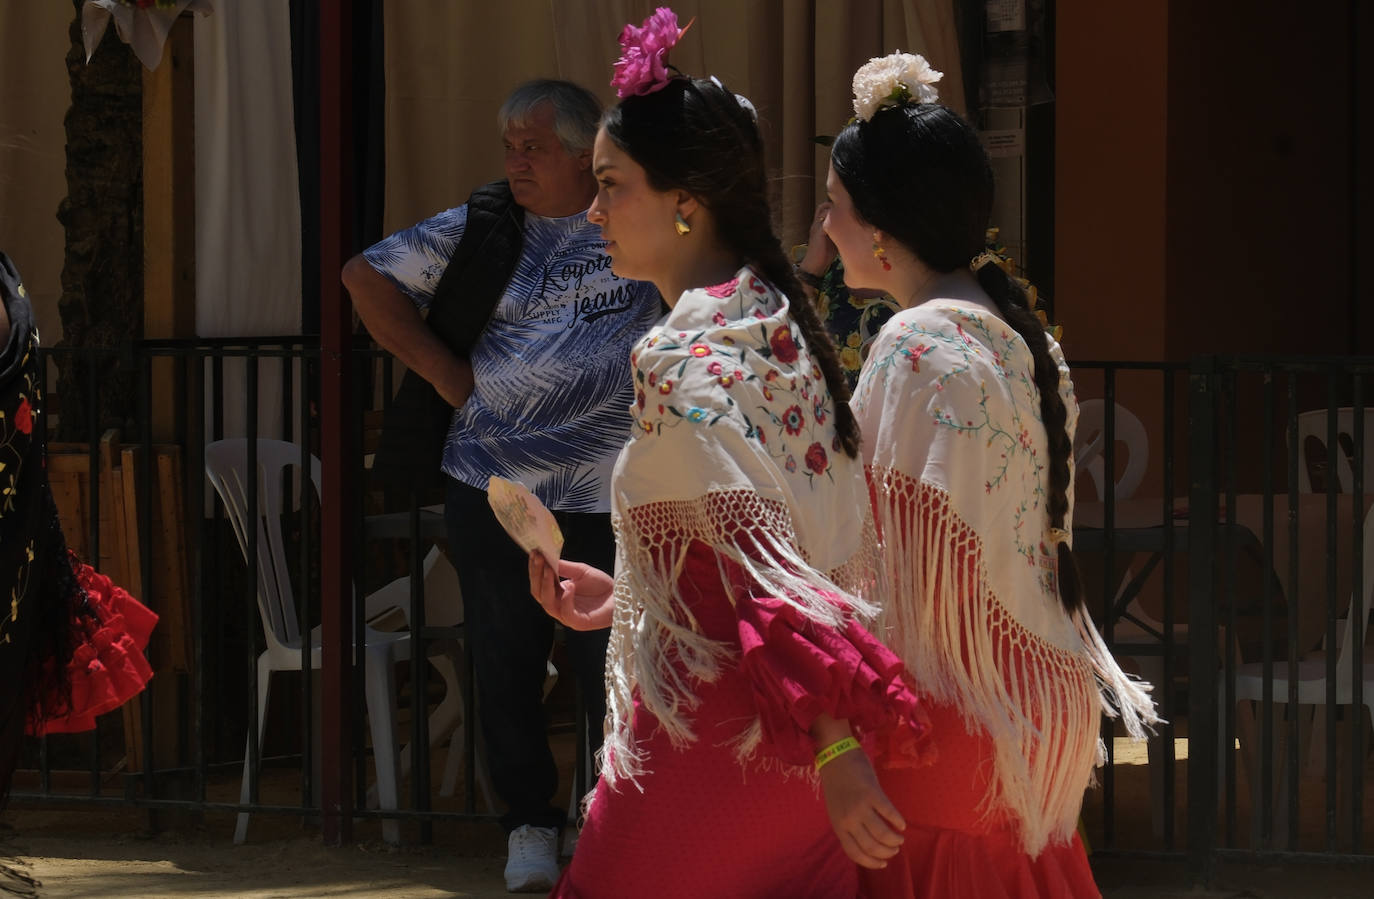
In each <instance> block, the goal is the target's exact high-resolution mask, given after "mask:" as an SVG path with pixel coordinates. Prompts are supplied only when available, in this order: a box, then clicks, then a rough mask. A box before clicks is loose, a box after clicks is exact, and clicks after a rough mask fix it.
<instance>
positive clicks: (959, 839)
mask: <svg viewBox="0 0 1374 899" xmlns="http://www.w3.org/2000/svg"><path fill="white" fill-rule="evenodd" d="M924 708H925V709H926V711H927V713H928V714H929V716H930V723H931V741H932V742H934V743H935V745H936V748H937V749H938V754H937V757H936V760H935V763H934V764H933V765H930V766H927V767H922V768H912V767H909V766H904V767H892V766H885V765H883V763H882V760H881V759H880V760H878V780H879V781H880V782H881V784H882V787H883V791H884V792H886V793H887V796H888V798H889V799H891V800H892V802H893V803H894V804H895V805H896V806H897V809H898V810H899V811H900V812H901V813H902V817H903V818H905V819H906V824H907V827H906V831H905V832H904V834H903V836H904V837H905V839H904V841H903V843H902V851H901V854H900V855H898V856H897V857H896V858H894V859H892V860H891V861H890V862H889V863H888V866H887V867H886V868H884V869H882V870H881V871H870V870H868V869H866V868H861V869H859V877H860V879H861V881H862V882H863V895H864V896H866V897H868V899H1097V897H1100V896H1101V892H1100V891H1099V890H1098V889H1097V884H1096V883H1094V882H1093V875H1092V869H1091V868H1089V867H1088V856H1087V853H1086V852H1085V851H1084V849H1083V844H1082V842H1081V841H1080V840H1079V838H1078V834H1076V833H1075V834H1073V835H1072V837H1071V838H1070V839H1069V840H1068V841H1067V842H1063V843H1052V844H1050V845H1049V846H1047V847H1045V849H1044V850H1043V851H1041V853H1040V854H1039V855H1038V856H1036V857H1035V858H1031V857H1030V856H1029V855H1027V854H1026V853H1025V852H1024V851H1023V850H1022V848H1021V839H1020V834H1019V832H1018V831H1017V828H1016V827H1015V825H1014V824H1013V823H1012V822H1009V821H1007V820H1006V819H1005V818H1002V819H1000V820H988V819H987V818H986V817H985V816H984V815H982V814H981V813H980V812H979V808H978V807H979V804H980V803H981V801H982V799H983V797H984V795H985V794H986V790H987V786H988V780H987V778H988V775H989V772H991V770H992V758H993V754H992V752H993V747H992V740H991V738H990V737H989V736H988V735H987V734H986V733H979V734H970V733H969V732H968V730H967V729H966V728H965V726H964V722H963V720H962V718H961V716H960V715H959V713H958V711H957V710H955V709H954V708H953V707H951V706H941V705H935V704H933V703H926V704H925V706H924Z"/></svg>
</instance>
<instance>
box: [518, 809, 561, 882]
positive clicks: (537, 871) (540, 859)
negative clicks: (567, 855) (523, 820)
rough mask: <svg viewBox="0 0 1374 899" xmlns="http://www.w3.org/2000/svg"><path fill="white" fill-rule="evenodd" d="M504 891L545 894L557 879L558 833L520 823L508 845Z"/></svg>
mask: <svg viewBox="0 0 1374 899" xmlns="http://www.w3.org/2000/svg"><path fill="white" fill-rule="evenodd" d="M507 848H508V852H509V855H508V857H507V858H506V891H507V892H510V893H546V892H548V891H549V890H551V889H553V884H554V881H556V880H558V873H559V872H558V831H557V830H555V829H554V828H552V827H535V826H533V825H531V824H522V825H520V826H519V827H517V828H515V830H513V831H511V834H510V840H509V842H508V844H507Z"/></svg>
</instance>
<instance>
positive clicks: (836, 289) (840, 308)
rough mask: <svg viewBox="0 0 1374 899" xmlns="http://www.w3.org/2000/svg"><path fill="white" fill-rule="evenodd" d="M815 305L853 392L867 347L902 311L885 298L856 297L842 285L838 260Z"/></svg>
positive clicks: (824, 281) (818, 291) (836, 259)
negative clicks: (889, 321) (833, 343)
mask: <svg viewBox="0 0 1374 899" xmlns="http://www.w3.org/2000/svg"><path fill="white" fill-rule="evenodd" d="M815 303H816V311H817V312H818V313H820V317H821V321H822V322H824V323H825V327H826V330H828V331H829V332H830V339H831V340H833V341H835V349H836V350H838V351H839V355H840V368H841V369H843V371H844V376H845V379H846V380H847V381H849V389H850V390H851V391H852V390H853V389H854V385H855V383H857V382H858V380H859V370H860V369H862V368H863V363H864V360H865V359H867V358H868V348H869V345H870V344H872V343H873V339H874V338H875V337H877V336H878V332H879V331H881V330H882V329H883V324H884V323H886V322H887V320H888V319H889V318H891V317H892V316H893V315H894V314H895V313H896V312H898V311H899V310H900V308H901V307H900V306H898V305H897V301H896V300H894V299H892V297H890V296H887V295H886V294H880V295H878V296H856V295H855V294H854V292H853V291H852V290H851V289H850V288H849V286H848V285H846V284H845V283H844V264H843V263H841V262H840V258H839V257H838V256H836V257H835V261H834V262H832V263H831V264H830V267H829V268H828V269H826V270H825V274H824V275H823V276H822V277H821V286H820V288H819V289H818V290H817V292H816V299H815Z"/></svg>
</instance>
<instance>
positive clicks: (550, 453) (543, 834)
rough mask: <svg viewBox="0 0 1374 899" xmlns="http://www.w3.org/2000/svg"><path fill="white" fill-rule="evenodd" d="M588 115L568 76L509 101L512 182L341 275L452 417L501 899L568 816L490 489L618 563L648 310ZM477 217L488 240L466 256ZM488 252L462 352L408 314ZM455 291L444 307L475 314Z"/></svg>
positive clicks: (591, 552)
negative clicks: (504, 854) (517, 486)
mask: <svg viewBox="0 0 1374 899" xmlns="http://www.w3.org/2000/svg"><path fill="white" fill-rule="evenodd" d="M600 114H601V109H600V104H599V102H598V101H597V99H596V97H595V96H594V95H592V94H591V93H590V92H588V91H587V90H585V89H583V88H581V87H578V86H577V85H574V84H571V83H569V82H566V81H553V80H540V81H532V82H529V83H527V84H523V85H521V86H520V87H518V88H516V89H515V91H514V92H513V93H512V94H511V95H510V97H509V98H508V99H507V100H506V102H505V104H504V105H503V106H502V107H501V111H500V115H499V117H498V121H499V126H500V131H501V136H502V140H503V141H504V144H505V173H506V181H505V182H496V183H494V184H491V185H487V186H485V187H484V188H479V189H478V191H474V193H473V196H472V197H470V198H469V202H468V203H465V204H464V205H462V206H459V207H457V208H454V209H449V210H447V211H445V212H441V213H439V214H438V215H436V216H434V217H433V218H430V219H428V220H426V221H423V222H421V223H419V224H418V225H415V226H414V227H412V228H410V229H407V230H405V231H401V232H398V233H396V234H393V235H391V236H390V237H388V238H386V239H384V240H382V241H381V242H380V243H378V244H376V245H375V246H372V247H370V248H369V249H368V250H366V251H365V252H363V253H362V254H361V255H359V256H357V257H354V258H353V259H352V260H350V261H349V263H348V264H347V265H346V266H345V267H344V271H343V280H344V284H345V285H346V286H347V287H348V290H349V292H350V293H351V294H352V297H353V301H354V304H355V305H356V307H357V309H358V312H359V314H360V315H361V316H362V318H363V321H364V322H365V323H366V325H367V327H368V330H369V331H370V332H371V334H372V335H373V337H374V338H375V339H376V340H377V341H378V342H379V343H380V344H381V345H382V346H384V347H385V348H386V349H388V350H390V351H391V352H392V353H394V354H395V355H396V356H397V358H399V359H400V360H401V361H402V362H404V363H405V364H406V365H407V366H408V367H409V368H410V369H412V370H413V371H415V372H416V373H418V374H419V375H421V376H422V377H423V378H424V379H425V380H427V381H428V382H429V383H430V384H432V385H433V386H434V388H435V390H436V391H437V392H438V394H439V396H441V397H442V398H443V399H444V400H446V401H447V403H448V404H449V405H451V406H452V407H453V409H454V412H453V417H452V424H451V425H450V427H449V431H448V435H447V437H446V438H445V441H444V448H443V458H442V469H443V471H444V473H445V475H447V477H448V481H447V485H448V486H447V490H448V493H447V497H446V504H445V517H446V519H447V525H448V533H449V549H450V553H451V554H452V556H453V559H454V562H455V565H456V567H457V569H458V575H459V579H460V581H461V584H462V589H463V600H464V604H465V615H466V627H467V630H468V641H469V642H468V645H469V647H470V651H471V652H472V654H473V659H474V664H475V667H476V672H477V692H478V698H479V701H480V708H481V726H482V734H483V737H484V738H485V740H486V745H487V759H488V762H489V765H490V769H491V775H492V781H493V783H494V785H495V787H496V792H497V793H498V794H499V795H500V797H501V799H502V800H503V801H504V802H505V803H506V804H507V806H508V807H509V808H508V811H507V812H506V814H505V815H504V816H503V818H502V824H503V825H504V826H505V828H506V830H507V831H508V833H509V834H510V836H509V849H510V855H509V858H508V860H507V864H506V886H507V888H508V889H509V890H511V891H512V892H517V891H532V890H541V891H542V890H547V889H549V888H550V887H552V886H553V882H554V880H556V879H557V876H558V857H557V845H558V833H559V827H560V826H561V824H562V822H563V820H564V812H563V811H562V810H560V809H558V808H557V807H555V806H554V805H553V798H554V793H555V791H556V790H557V785H558V772H557V769H556V766H555V764H554V760H553V755H552V753H551V752H550V750H549V743H548V737H547V734H546V729H545V719H544V710H543V706H542V701H543V692H542V687H543V682H544V677H545V662H546V660H547V658H548V655H549V651H550V648H551V646H552V640H553V622H552V619H550V618H549V617H548V616H547V615H546V614H544V612H543V610H542V609H541V608H540V607H539V605H538V604H537V603H536V602H535V600H534V599H533V598H532V597H531V596H530V593H529V577H528V572H527V558H526V555H525V553H524V552H523V551H522V550H521V549H520V548H519V547H518V546H517V545H516V544H515V543H514V542H512V541H511V540H510V539H509V538H508V537H506V535H505V533H504V532H503V530H502V529H501V527H500V525H499V524H498V523H497V521H496V519H495V517H494V516H493V515H492V512H491V509H490V507H489V505H488V503H487V496H486V488H487V482H488V480H489V479H490V478H491V477H492V476H494V475H499V476H501V477H503V478H507V479H509V480H513V481H518V482H520V483H522V484H524V485H525V486H526V487H528V488H529V489H530V490H531V491H533V493H534V494H535V496H537V497H538V498H539V499H540V500H541V501H543V503H544V504H545V505H546V506H548V507H549V508H550V509H551V510H553V512H554V515H555V517H556V518H557V520H558V524H559V527H560V528H561V530H562V531H563V534H564V537H565V540H566V543H565V546H564V556H565V557H566V558H571V559H578V560H580V561H585V562H589V563H591V564H593V565H596V566H598V567H601V568H603V569H604V570H610V569H612V568H613V567H614V559H615V540H614V537H613V535H612V533H611V522H610V477H611V468H612V466H613V465H614V463H615V459H616V456H617V455H618V453H619V451H620V447H621V445H622V444H623V443H624V442H625V439H626V437H627V436H628V435H629V429H630V416H629V407H630V404H631V402H633V400H634V390H633V386H632V383H631V378H630V369H629V354H630V348H631V346H632V345H633V344H634V342H635V341H636V340H638V338H639V337H640V336H641V335H642V334H643V333H644V332H645V331H646V330H648V328H649V327H650V325H652V324H653V322H654V321H655V320H656V319H657V318H658V317H659V315H660V305H661V303H660V300H659V297H658V293H657V292H656V291H655V290H654V288H653V287H652V286H651V285H648V284H643V283H640V282H635V281H625V280H622V279H619V278H617V277H616V276H615V275H614V274H612V272H611V268H610V260H609V258H608V257H607V256H606V254H605V242H604V241H603V240H602V239H601V232H600V229H599V228H598V227H597V226H595V225H592V224H590V223H588V222H587V219H586V210H587V207H588V206H590V205H591V201H592V198H593V196H594V195H595V193H596V179H595V178H594V177H593V176H592V172H591V148H592V142H593V140H594V138H595V136H596V130H597V126H598V122H599V119H600ZM492 197H495V198H496V199H495V201H494V202H495V206H494V207H493V206H492V203H493V200H492ZM502 204H505V205H502ZM493 208H494V209H495V213H494V214H492V215H490V216H487V212H489V211H490V210H491V209H493ZM484 216H486V217H484ZM511 216H513V218H511ZM479 222H481V223H482V224H480V227H481V228H485V229H487V230H488V231H489V232H491V233H490V234H483V235H482V236H481V244H480V246H478V247H476V248H473V247H469V248H468V252H466V253H465V252H464V248H463V246H462V245H463V242H464V238H465V237H469V238H473V237H474V236H473V235H470V234H468V233H467V232H469V231H473V230H475V229H476V228H477V227H479V225H478V223H479ZM492 222H495V224H491V223H492ZM512 222H514V223H515V224H512ZM503 228H504V229H505V230H502V229H503ZM493 258H495V259H496V260H497V261H498V262H500V263H503V264H505V265H506V269H503V270H500V275H499V276H498V277H497V279H496V281H497V289H498V290H499V291H500V296H499V299H497V298H496V296H495V293H493V297H492V300H493V302H494V308H492V310H491V312H490V317H489V318H488V319H486V325H485V327H481V328H480V331H479V332H478V333H477V336H476V339H475V342H473V343H472V345H471V347H470V349H468V350H467V351H466V355H464V354H463V351H462V350H461V349H459V350H457V351H456V350H455V348H454V347H452V346H450V345H448V344H446V343H445V341H444V340H443V339H442V338H441V337H440V336H439V334H438V333H436V331H435V330H434V329H433V328H431V327H430V326H429V324H428V323H427V320H426V319H425V318H424V317H422V314H421V313H422V311H423V310H425V309H427V308H428V307H429V304H430V302H431V300H433V299H434V297H435V294H436V289H437V288H438V287H439V285H440V282H441V281H442V280H443V279H444V275H445V271H446V269H447V268H448V267H449V263H450V260H451V259H453V260H458V259H463V260H465V262H464V264H466V265H471V266H474V268H473V269H472V271H473V272H478V274H474V275H472V278H473V279H474V281H476V280H483V281H492V280H493V279H492V277H491V276H490V274H489V272H490V270H491V264H492V260H493ZM467 260H471V261H467ZM454 264H455V265H457V264H458V263H457V262H456V261H455V263H454ZM507 270H508V271H509V272H510V274H509V278H508V280H505V281H501V280H500V278H502V277H504V276H505V271H507ZM456 272H457V270H456V269H455V273H456ZM462 274H463V275H464V276H465V277H466V276H467V274H468V271H467V270H466V269H464V270H463V271H462ZM501 284H504V287H501V286H500V285H501ZM467 286H468V285H467V284H466V283H465V282H459V287H460V288H464V287H467ZM448 292H450V291H448V290H447V289H446V291H444V292H441V295H445V294H447V293H448ZM473 292H478V291H477V289H476V288H475V287H474V291H473ZM463 294H464V291H463V290H461V289H460V290H459V293H458V295H457V296H456V297H455V300H454V302H456V303H459V304H462V303H463V302H465V301H468V300H469V297H467V296H464V295H463ZM445 302H447V300H445ZM431 320H432V319H431ZM606 641H607V632H606V631H604V630H603V631H592V632H586V633H577V632H570V633H569V634H568V650H569V655H570V657H571V662H572V665H573V668H574V671H575V673H576V676H577V678H578V682H579V685H580V686H581V688H582V693H583V696H584V697H585V700H586V703H585V705H586V708H587V718H588V732H589V733H590V734H592V735H593V741H594V742H598V743H599V741H600V735H601V731H602V728H601V721H602V718H603V717H604V712H605V689H604V663H605V662H604V660H605V653H606Z"/></svg>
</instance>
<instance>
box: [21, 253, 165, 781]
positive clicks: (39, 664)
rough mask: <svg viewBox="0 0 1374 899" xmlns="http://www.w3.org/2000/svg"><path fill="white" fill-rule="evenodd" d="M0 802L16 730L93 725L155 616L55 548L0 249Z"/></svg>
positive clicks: (37, 388)
mask: <svg viewBox="0 0 1374 899" xmlns="http://www.w3.org/2000/svg"><path fill="white" fill-rule="evenodd" d="M0 300H3V302H4V305H5V312H6V317H7V318H8V319H9V335H8V339H7V340H5V342H4V346H3V348H0V685H3V686H4V689H0V803H3V801H4V798H5V797H6V796H8V794H9V786H10V781H11V778H12V775H13V773H14V766H15V763H16V761H17V759H18V755H19V747H20V743H21V740H22V738H23V736H24V734H25V732H26V731H27V732H30V733H49V732H60V731H75V730H85V729H89V728H90V727H94V724H95V720H94V719H95V715H98V714H101V713H103V712H106V711H109V710H110V709H113V708H115V707H117V706H118V705H119V704H121V703H122V702H123V701H124V700H126V699H128V698H129V697H130V696H132V695H134V694H135V693H137V692H138V691H139V690H140V689H142V687H143V685H144V684H146V683H147V681H148V678H149V677H151V676H152V671H151V669H149V667H148V663H147V660H146V659H145V658H144V657H143V653H142V649H143V647H144V646H146V645H147V642H148V635H149V633H150V632H151V630H152V626H153V623H154V622H156V620H157V616H156V615H154V614H153V613H152V612H151V611H149V610H148V609H146V608H144V607H143V606H142V605H140V604H139V603H138V602H137V601H135V600H134V599H133V598H132V597H130V596H129V595H128V594H127V593H125V592H124V591H123V590H121V589H120V588H118V587H116V586H115V585H113V584H111V583H110V581H109V579H108V578H106V577H104V576H102V575H100V574H99V573H98V572H96V571H94V570H93V569H91V568H90V566H88V565H85V564H82V563H81V562H79V561H78V560H77V559H76V557H75V556H73V555H71V553H69V552H68V550H67V544H66V540H65V539H64V538H63V535H62V527H61V524H60V523H59V521H58V516H57V507H56V505H55V504H54V502H53V498H52V491H51V489H50V488H49V487H48V475H47V468H46V458H45V455H44V441H43V430H44V429H43V427H42V415H43V393H42V384H41V381H40V377H39V375H40V368H39V364H40V363H39V356H38V331H37V329H36V328H35V327H34V322H33V309H32V306H30V304H29V301H28V297H27V295H26V294H25V292H24V287H23V284H22V283H20V280H19V273H18V271H17V270H16V269H15V267H14V264H13V263H12V262H10V260H9V257H8V256H6V255H5V254H4V253H0Z"/></svg>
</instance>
